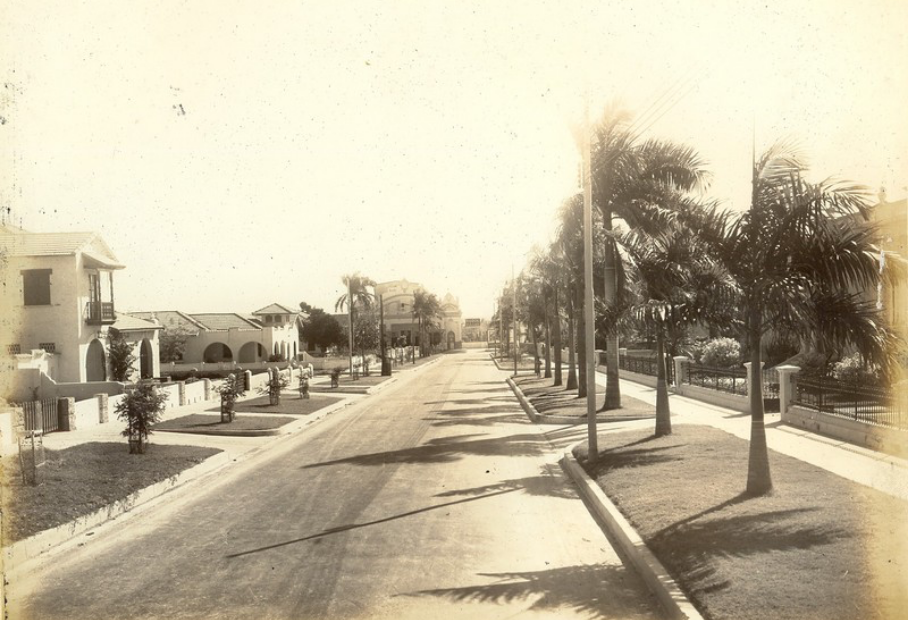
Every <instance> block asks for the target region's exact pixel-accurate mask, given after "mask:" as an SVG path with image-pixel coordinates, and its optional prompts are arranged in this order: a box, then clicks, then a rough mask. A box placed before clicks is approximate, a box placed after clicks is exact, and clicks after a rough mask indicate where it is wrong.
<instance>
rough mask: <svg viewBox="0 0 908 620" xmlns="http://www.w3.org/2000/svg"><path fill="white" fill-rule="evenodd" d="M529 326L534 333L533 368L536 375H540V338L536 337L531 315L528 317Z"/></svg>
mask: <svg viewBox="0 0 908 620" xmlns="http://www.w3.org/2000/svg"><path fill="white" fill-rule="evenodd" d="M527 327H528V328H529V329H530V333H531V334H532V335H533V370H534V371H535V372H536V373H537V374H536V376H537V377H538V376H539V374H538V373H539V339H538V338H537V337H536V326H535V325H530V324H529V316H528V317H527Z"/></svg>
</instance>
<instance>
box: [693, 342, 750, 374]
mask: <svg viewBox="0 0 908 620" xmlns="http://www.w3.org/2000/svg"><path fill="white" fill-rule="evenodd" d="M700 361H701V363H702V364H703V365H704V366H713V367H715V368H734V367H735V366H738V365H739V364H740V363H741V345H740V344H738V341H737V340H735V339H733V338H714V339H713V340H710V341H709V342H707V343H706V344H705V345H704V346H703V353H702V355H701V357H700Z"/></svg>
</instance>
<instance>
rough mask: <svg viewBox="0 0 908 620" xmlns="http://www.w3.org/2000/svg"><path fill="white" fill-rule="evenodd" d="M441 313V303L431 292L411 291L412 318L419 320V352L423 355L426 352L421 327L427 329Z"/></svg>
mask: <svg viewBox="0 0 908 620" xmlns="http://www.w3.org/2000/svg"><path fill="white" fill-rule="evenodd" d="M440 314H441V303H439V301H438V297H436V296H435V295H434V294H433V293H429V292H426V291H425V290H423V289H419V290H417V291H416V292H415V293H413V318H415V319H417V320H418V321H419V330H418V332H417V333H418V334H419V354H420V355H425V354H426V352H427V348H426V342H425V340H426V339H425V338H423V328H426V329H428V328H429V327H430V326H431V325H432V324H433V323H434V321H435V320H436V319H437V318H438V316H439V315H440Z"/></svg>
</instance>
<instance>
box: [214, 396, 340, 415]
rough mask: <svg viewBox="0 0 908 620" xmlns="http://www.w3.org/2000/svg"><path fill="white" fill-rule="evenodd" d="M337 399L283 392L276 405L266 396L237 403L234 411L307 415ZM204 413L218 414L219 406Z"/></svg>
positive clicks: (337, 399)
mask: <svg viewBox="0 0 908 620" xmlns="http://www.w3.org/2000/svg"><path fill="white" fill-rule="evenodd" d="M339 400H340V399H339V398H333V397H331V396H321V395H317V394H310V396H309V398H300V396H299V393H297V392H293V393H288V392H284V393H282V394H281V402H280V404H278V405H272V404H270V399H269V397H268V396H259V397H256V398H251V399H249V400H242V401H237V403H236V406H235V409H236V411H237V412H241V413H280V414H284V415H309V414H310V413H313V412H315V411H318V410H319V409H322V408H323V407H327V406H328V405H331V404H334V403H336V402H337V401H339ZM205 411H215V412H218V413H220V411H221V407H220V405H218V406H215V407H210V408H208V409H206V410H205Z"/></svg>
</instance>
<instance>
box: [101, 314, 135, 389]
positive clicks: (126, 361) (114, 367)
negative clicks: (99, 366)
mask: <svg viewBox="0 0 908 620" xmlns="http://www.w3.org/2000/svg"><path fill="white" fill-rule="evenodd" d="M108 338H109V344H108V346H107V358H108V359H109V360H110V376H111V378H112V379H113V380H114V381H122V382H126V381H129V376H130V375H131V374H132V373H133V372H135V366H134V364H135V361H136V356H135V355H133V354H132V344H131V343H130V342H128V341H127V340H126V338H125V337H124V336H123V334H122V333H121V332H120V330H118V329H114V328H113V327H111V328H110V332H109V336H108Z"/></svg>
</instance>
